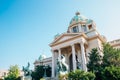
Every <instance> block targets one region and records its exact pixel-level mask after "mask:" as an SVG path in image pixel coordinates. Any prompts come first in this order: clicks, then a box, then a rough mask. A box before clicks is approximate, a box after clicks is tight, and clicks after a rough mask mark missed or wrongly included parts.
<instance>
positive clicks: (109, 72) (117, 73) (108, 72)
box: [102, 66, 120, 80]
mask: <svg viewBox="0 0 120 80" xmlns="http://www.w3.org/2000/svg"><path fill="white" fill-rule="evenodd" d="M102 75H103V76H102V77H103V79H104V80H120V67H114V66H111V67H105V69H104V70H103V72H102Z"/></svg>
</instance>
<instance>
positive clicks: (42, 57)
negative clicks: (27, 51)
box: [38, 55, 46, 61]
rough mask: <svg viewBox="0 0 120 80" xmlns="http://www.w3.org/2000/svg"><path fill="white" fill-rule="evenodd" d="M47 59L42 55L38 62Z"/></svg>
mask: <svg viewBox="0 0 120 80" xmlns="http://www.w3.org/2000/svg"><path fill="white" fill-rule="evenodd" d="M45 58H46V56H45V55H40V56H39V58H38V60H39V61H42V60H43V59H45Z"/></svg>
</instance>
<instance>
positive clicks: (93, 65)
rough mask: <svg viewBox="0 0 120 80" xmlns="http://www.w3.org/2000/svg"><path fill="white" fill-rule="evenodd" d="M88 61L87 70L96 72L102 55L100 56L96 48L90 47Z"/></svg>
mask: <svg viewBox="0 0 120 80" xmlns="http://www.w3.org/2000/svg"><path fill="white" fill-rule="evenodd" d="M89 54H90V56H89V60H90V61H89V63H88V64H87V67H88V71H92V72H98V71H99V69H100V65H101V61H102V57H101V56H100V54H99V52H98V50H97V48H94V49H92V51H91V53H89Z"/></svg>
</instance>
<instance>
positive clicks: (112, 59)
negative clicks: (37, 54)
mask: <svg viewBox="0 0 120 80" xmlns="http://www.w3.org/2000/svg"><path fill="white" fill-rule="evenodd" d="M103 54H104V56H103V63H102V64H103V67H104V68H105V67H108V66H117V67H120V50H119V49H115V48H113V47H112V46H110V44H108V43H106V44H104V45H103Z"/></svg>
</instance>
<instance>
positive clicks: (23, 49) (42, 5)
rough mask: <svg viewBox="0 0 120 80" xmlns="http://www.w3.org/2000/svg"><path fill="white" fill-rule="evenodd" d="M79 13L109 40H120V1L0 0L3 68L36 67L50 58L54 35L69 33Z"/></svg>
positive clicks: (0, 49)
mask: <svg viewBox="0 0 120 80" xmlns="http://www.w3.org/2000/svg"><path fill="white" fill-rule="evenodd" d="M77 11H79V12H80V13H81V14H82V15H84V16H86V17H88V18H90V19H92V20H94V21H95V22H96V25H97V29H98V31H99V32H100V33H101V34H102V35H105V36H106V37H107V39H108V41H110V40H114V39H118V38H120V22H119V21H120V0H0V69H8V68H9V66H10V65H14V64H18V65H19V67H20V68H22V66H26V65H27V62H30V64H31V68H33V62H34V61H35V60H36V59H38V57H39V55H40V54H42V53H44V54H45V55H46V56H47V57H49V56H51V50H50V47H49V44H50V43H51V42H52V41H53V38H54V35H56V34H57V33H63V32H66V31H67V28H68V26H69V22H70V20H71V18H72V17H73V16H74V15H75V12H77Z"/></svg>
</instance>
